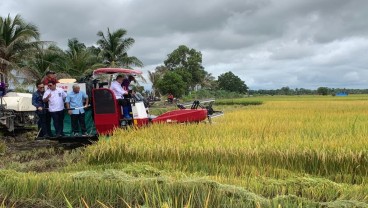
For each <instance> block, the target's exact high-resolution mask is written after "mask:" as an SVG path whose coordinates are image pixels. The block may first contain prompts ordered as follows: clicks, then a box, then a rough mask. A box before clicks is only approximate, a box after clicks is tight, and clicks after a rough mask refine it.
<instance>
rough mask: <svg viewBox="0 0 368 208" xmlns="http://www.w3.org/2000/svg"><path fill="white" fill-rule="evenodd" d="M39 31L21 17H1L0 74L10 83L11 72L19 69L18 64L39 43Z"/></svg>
mask: <svg viewBox="0 0 368 208" xmlns="http://www.w3.org/2000/svg"><path fill="white" fill-rule="evenodd" d="M39 36H40V34H39V31H38V29H37V27H36V26H35V25H33V24H30V23H26V22H25V21H24V20H23V19H22V18H21V17H20V15H16V16H15V17H14V19H12V18H11V17H10V15H8V17H7V18H3V17H0V72H2V73H4V74H5V77H6V82H7V81H8V75H9V74H10V73H9V72H10V71H11V70H12V69H18V68H19V66H18V63H19V62H20V61H21V60H22V59H23V58H24V57H25V56H27V55H29V52H30V51H31V49H32V48H34V47H35V46H36V45H37V44H38V43H39V42H38V39H39Z"/></svg>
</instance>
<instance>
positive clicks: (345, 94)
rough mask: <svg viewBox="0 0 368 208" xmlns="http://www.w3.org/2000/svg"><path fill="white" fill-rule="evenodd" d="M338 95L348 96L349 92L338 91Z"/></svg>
mask: <svg viewBox="0 0 368 208" xmlns="http://www.w3.org/2000/svg"><path fill="white" fill-rule="evenodd" d="M336 96H348V93H347V92H338V93H336Z"/></svg>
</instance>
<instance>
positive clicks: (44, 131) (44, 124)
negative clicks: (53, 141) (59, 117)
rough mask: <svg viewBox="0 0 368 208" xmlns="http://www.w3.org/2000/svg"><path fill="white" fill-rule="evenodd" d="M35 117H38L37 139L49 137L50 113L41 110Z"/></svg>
mask: <svg viewBox="0 0 368 208" xmlns="http://www.w3.org/2000/svg"><path fill="white" fill-rule="evenodd" d="M36 115H37V117H38V122H37V125H38V131H39V132H40V133H39V135H38V136H39V137H43V136H51V116H50V112H48V111H46V110H42V111H38V110H37V111H36Z"/></svg>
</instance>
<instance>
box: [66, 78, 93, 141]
mask: <svg viewBox="0 0 368 208" xmlns="http://www.w3.org/2000/svg"><path fill="white" fill-rule="evenodd" d="M83 102H85V105H83ZM65 104H66V108H67V109H68V113H69V115H70V118H71V122H72V131H73V135H74V136H78V132H79V126H80V128H81V131H82V136H87V135H88V134H87V128H86V122H85V120H84V118H85V113H84V108H87V107H88V95H87V94H86V93H85V92H84V91H80V86H79V85H78V84H74V85H73V91H71V92H69V93H68V95H67V97H66V100H65Z"/></svg>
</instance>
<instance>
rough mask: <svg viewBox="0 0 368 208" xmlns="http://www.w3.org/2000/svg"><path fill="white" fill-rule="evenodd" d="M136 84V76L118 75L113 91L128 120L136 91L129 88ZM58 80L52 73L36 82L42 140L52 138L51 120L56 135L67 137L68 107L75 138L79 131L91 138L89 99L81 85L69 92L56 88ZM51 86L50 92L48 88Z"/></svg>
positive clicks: (36, 99) (34, 104)
mask: <svg viewBox="0 0 368 208" xmlns="http://www.w3.org/2000/svg"><path fill="white" fill-rule="evenodd" d="M132 81H134V82H136V80H135V78H134V76H132V75H129V76H128V77H126V78H124V77H123V76H122V75H118V76H117V77H116V79H115V81H113V82H112V83H111V86H110V89H111V90H112V91H113V93H114V95H115V97H116V99H117V101H118V103H119V104H120V105H121V106H122V108H123V115H124V117H125V118H126V119H132V116H131V115H130V112H131V111H132V109H131V104H130V101H129V98H130V97H131V95H132V93H133V92H132V90H130V89H129V85H130V83H131V82H132ZM57 83H58V80H57V79H56V77H55V72H53V71H48V72H47V73H46V76H45V77H44V78H43V79H42V80H41V81H40V82H37V83H36V86H37V91H35V92H34V93H33V95H32V105H33V106H35V107H36V114H37V116H38V118H39V120H38V128H39V137H52V136H53V135H52V133H51V120H52V121H53V124H54V128H55V136H56V137H62V136H65V135H64V133H63V130H64V109H65V108H64V105H65V106H66V109H67V110H68V114H69V115H70V117H71V126H72V134H73V136H79V133H80V131H79V128H80V130H81V135H82V136H87V135H88V134H87V128H86V123H85V110H84V108H86V107H88V105H89V99H88V95H87V94H86V92H83V91H81V90H80V86H79V85H78V84H74V85H73V90H72V91H71V92H69V93H66V92H64V90H63V89H61V88H58V87H56V84H57ZM46 86H47V88H48V89H47V90H45V87H46Z"/></svg>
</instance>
